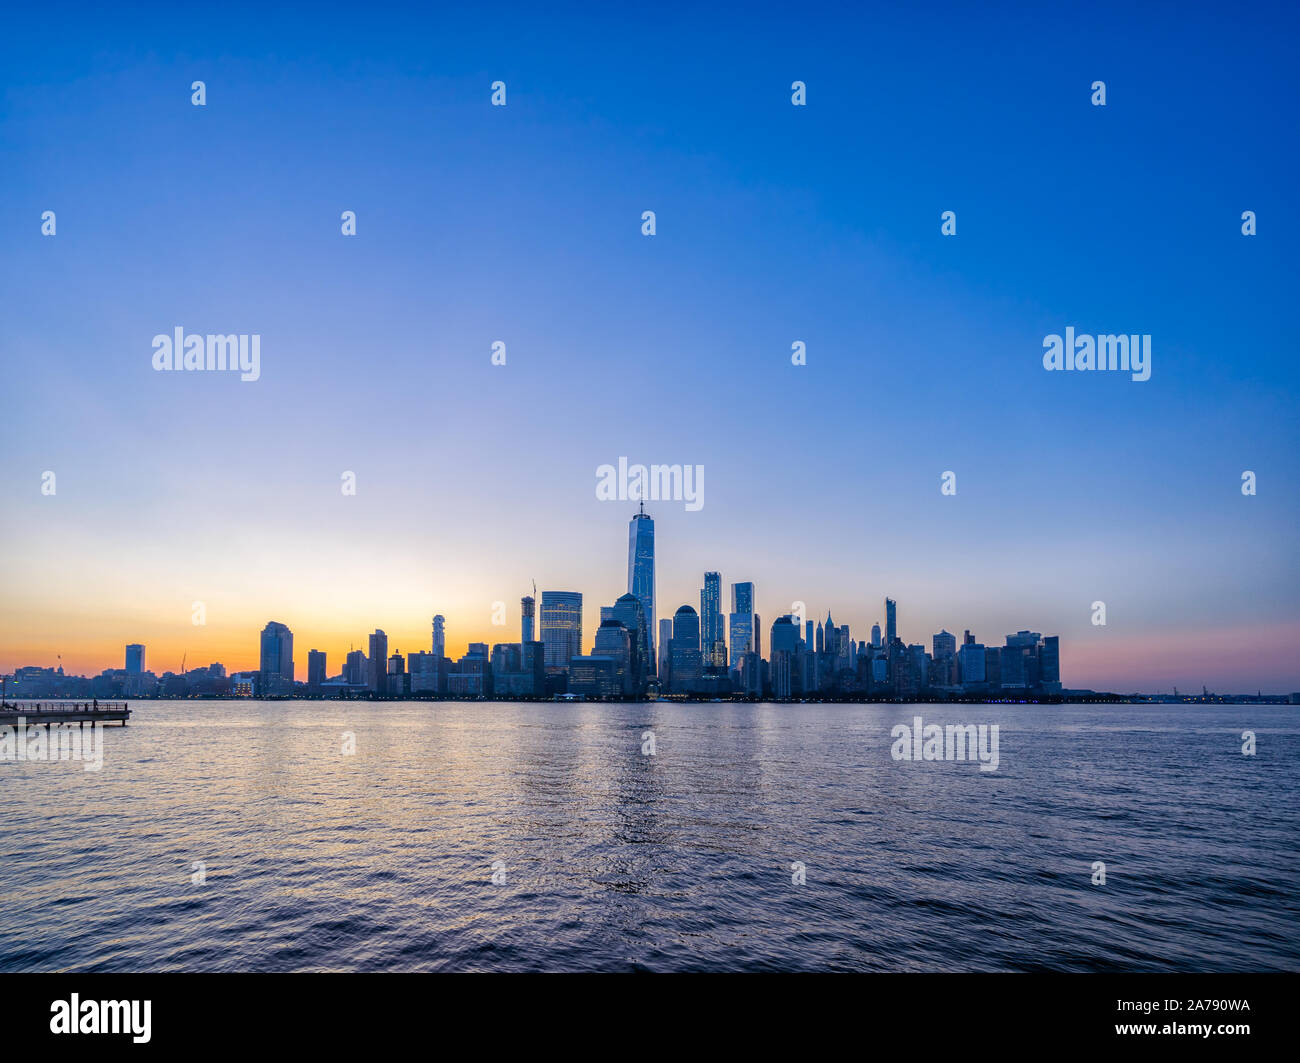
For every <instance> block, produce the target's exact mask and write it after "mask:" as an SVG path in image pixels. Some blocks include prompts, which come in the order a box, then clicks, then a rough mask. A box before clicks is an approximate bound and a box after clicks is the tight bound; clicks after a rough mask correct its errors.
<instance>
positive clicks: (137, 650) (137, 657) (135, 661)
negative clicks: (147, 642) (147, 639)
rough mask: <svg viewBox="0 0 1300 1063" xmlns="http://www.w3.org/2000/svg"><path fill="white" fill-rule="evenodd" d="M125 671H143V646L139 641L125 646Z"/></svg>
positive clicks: (130, 673)
mask: <svg viewBox="0 0 1300 1063" xmlns="http://www.w3.org/2000/svg"><path fill="white" fill-rule="evenodd" d="M126 671H127V674H128V675H139V674H140V673H141V672H143V671H144V646H143V645H142V644H140V643H139V642H133V643H131V644H130V645H129V646H127V648H126Z"/></svg>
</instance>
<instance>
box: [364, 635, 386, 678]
mask: <svg viewBox="0 0 1300 1063" xmlns="http://www.w3.org/2000/svg"><path fill="white" fill-rule="evenodd" d="M366 664H367V666H368V667H367V670H366V671H367V675H366V685H367V686H368V687H370V689H371V690H373V691H374V692H375V693H376V694H383V693H384V692H385V691H386V690H387V689H388V636H387V635H386V634H384V629H383V628H381V627H377V628H375V633H374V634H373V635H371V636H370V656H369V657H368V658H367V660H366Z"/></svg>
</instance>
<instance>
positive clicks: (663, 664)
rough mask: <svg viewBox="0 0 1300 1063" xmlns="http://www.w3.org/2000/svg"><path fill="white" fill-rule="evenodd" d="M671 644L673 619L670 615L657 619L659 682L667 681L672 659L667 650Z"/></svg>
mask: <svg viewBox="0 0 1300 1063" xmlns="http://www.w3.org/2000/svg"><path fill="white" fill-rule="evenodd" d="M672 644H673V620H672V617H669V616H666V617H664V618H663V619H662V620H660V621H659V658H658V667H659V681H660V683H661V684H662V683H667V682H668V674H669V673H670V672H671V671H672V659H671V657H670V656H669V651H670V650H671V648H672Z"/></svg>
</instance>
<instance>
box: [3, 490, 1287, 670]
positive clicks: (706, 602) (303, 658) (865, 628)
mask: <svg viewBox="0 0 1300 1063" xmlns="http://www.w3.org/2000/svg"><path fill="white" fill-rule="evenodd" d="M628 542H629V548H628V557H627V583H628V587H629V588H631V587H633V586H638V587H639V588H640V589H641V590H642V592H643V593H645V592H646V587H647V586H648V588H649V590H648V596H649V598H650V600H651V601H652V602H653V598H654V593H655V592H654V573H655V571H656V560H657V559H656V556H655V537H654V520H653V517H652V515H651V514H650V513H648V512H646V510H645V507H644V503H642V504H641V505H640V507H639V510H638V512H637V513H635V514H634V515H633V516H632V518H631V519H630V521H629V537H628ZM638 580H640V582H639V583H638ZM700 583H701V585H700V589H699V592H698V598H697V600H698V603H699V609H698V611H697V610H696V607H695V605H694V604H693V603H692V602H690V601H689V600H688V601H685V602H682V603H681V605H679V606H676V607H674V608H673V610H672V612H673V617H672V618H669V617H664V618H662V619H661V620H660V621H659V625H660V626H661V627H663V628H665V629H666V630H667V631H668V632H672V631H673V629H674V625H675V623H676V621H677V619H678V616H679V615H683V616H687V617H688V623H689V624H691V625H693V630H694V632H695V636H696V638H695V646H696V648H697V650H698V651H700V653H699V659H698V660H697V661H696V663H695V666H694V667H695V668H696V669H697V671H698V670H699V669H701V668H702V667H704V666H707V665H708V663H709V661H710V660H711V656H710V653H709V647H708V640H707V633H708V632H709V631H710V630H720V631H721V638H722V641H723V645H722V646H721V647H720V649H721V656H720V657H719V658H718V660H720V661H725V662H727V663H728V664H729V667H730V668H731V669H735V668H736V667H737V666H738V662H739V661H740V660H741V659H743V657H744V655H745V652H746V650H747V649H748V648H750V646H751V645H752V643H751V642H750V640H751V638H752V637H753V635H754V634H757V636H758V637H757V645H758V652H759V656H760V657H761V658H762V660H763V661H764V663H767V661H768V658H769V656H770V651H771V650H773V649H776V648H778V647H776V646H772V645H769V646H767V647H765V646H764V645H763V629H764V627H765V626H766V627H767V628H768V630H769V632H771V631H772V625H773V624H774V623H777V624H779V623H781V622H782V621H784V620H785V619H786V618H787V615H788V614H789V613H790V612H791V611H792V609H794V608H796V607H798V606H802V607H803V611H804V612H803V615H804V624H805V625H806V628H807V644H808V646H809V648H813V632H814V629H815V631H816V634H817V640H818V641H817V643H816V646H815V649H816V650H817V652H821V651H822V649H823V644H822V642H821V638H822V630H823V621H822V620H821V619H820V616H819V614H818V612H817V611H816V610H815V609H813V608H812V607H811V605H810V603H806V602H803V601H802V600H800V599H793V600H792V601H791V602H790V603H789V606H788V607H787V608H785V609H782V610H779V611H778V610H773V612H772V613H769V614H767V615H768V616H769V617H770V618H771V619H769V620H768V621H763V620H762V617H763V615H764V614H763V612H762V609H761V604H762V601H763V599H762V598H761V597H760V594H759V591H758V589H757V586H756V581H754V580H744V581H733V582H731V583H730V596H731V606H732V608H731V610H730V612H728V613H725V614H724V613H722V612H721V606H720V601H721V595H722V587H723V580H722V575H721V572H720V571H718V570H707V571H704V572H703V573H701V576H700ZM534 590H535V591H537V588H536V587H535V586H534ZM539 599H540V612H541V622H540V625H537V621H536V617H537V612H536V611H537V606H538V600H539ZM617 599H618V600H617V601H616V600H615V598H613V597H611V598H609V601H612V602H614V605H613V606H611V605H610V604H609V601H606V600H605V598H604V597H602V596H600V595H598V594H597V595H595V596H593V595H592V594H591V593H590V592H584V591H572V590H549V589H542V590H539V591H537V597H534V595H532V594H528V595H524V596H523V597H522V598H521V599H519V600H518V604H517V605H515V604H514V603H513V602H511V601H510V600H505V599H499V600H496V601H494V602H493V603H492V606H491V612H492V613H493V614H494V615H499V616H500V617H501V620H500V622H499V623H495V622H494V623H490V624H489V625H488V626H487V627H486V628H485V629H482V630H481V631H480V630H473V631H472V632H471V633H470V634H467V635H466V637H465V641H464V643H463V644H462V643H460V642H459V641H458V639H457V638H456V637H455V636H454V635H453V638H452V639H451V640H450V641H448V640H447V631H448V629H449V628H450V629H451V630H452V631H453V632H454V631H455V622H454V618H453V620H452V621H450V622H449V621H448V620H447V618H446V616H445V615H444V613H442V612H438V613H437V614H436V615H434V614H430V616H431V619H426V624H425V633H424V635H423V643H421V642H420V641H419V640H418V639H417V638H412V639H411V640H409V641H406V640H404V639H403V638H401V637H400V636H396V635H393V636H390V635H389V634H388V633H387V632H386V631H385V630H384V629H383V628H382V627H376V628H375V629H374V630H373V631H371V632H368V633H363V634H361V635H359V636H358V637H356V638H352V639H349V641H348V645H347V649H343V648H342V647H340V646H332V645H327V644H325V643H323V642H321V640H319V639H316V640H315V641H314V642H311V646H310V650H308V649H307V648H306V647H307V645H308V642H309V641H311V640H309V639H306V638H304V637H302V631H301V629H299V628H296V627H295V625H294V624H292V623H285V622H283V621H281V620H270V621H268V622H267V623H266V625H265V627H263V628H262V630H261V635H260V639H259V642H258V649H257V650H254V651H252V652H251V654H247V655H245V654H242V653H240V652H238V651H237V652H235V653H234V654H225V655H220V654H219V655H217V656H210V660H209V664H220V665H221V666H222V667H223V669H224V674H226V675H233V674H236V673H250V674H251V673H264V672H266V671H268V669H269V671H270V672H272V673H273V674H275V675H278V676H280V677H282V678H284V679H286V680H287V681H288V682H289V683H290V684H292V683H293V682H295V681H297V682H302V681H304V680H308V679H309V678H310V675H311V670H312V669H313V667H316V668H317V669H319V673H318V674H319V675H321V676H329V677H331V678H332V677H334V676H339V675H342V676H344V677H346V676H347V667H346V665H345V661H346V660H347V659H348V658H349V657H350V656H354V655H355V654H357V653H358V652H359V653H362V654H364V665H365V676H366V682H368V683H369V685H370V686H371V687H372V688H378V687H381V686H382V683H381V682H380V681H379V679H378V678H377V677H380V676H383V675H385V674H387V672H386V666H387V664H388V662H389V659H390V654H391V655H392V657H393V658H394V659H396V657H397V656H399V655H400V656H401V657H403V658H404V659H409V658H410V657H411V655H413V654H417V655H418V654H427V653H429V652H430V650H433V651H434V655H435V656H436V655H437V654H438V652H439V650H441V653H442V654H444V655H446V656H447V657H448V658H450V659H451V660H453V661H454V660H456V659H457V658H458V657H461V656H463V655H465V654H466V653H470V652H472V651H473V649H474V647H475V646H480V647H482V648H483V650H484V653H485V654H486V652H487V651H488V650H489V649H492V648H495V647H497V646H500V645H506V644H510V643H512V642H514V641H515V640H513V639H511V638H508V637H506V636H508V635H509V634H510V633H511V632H512V630H513V631H518V632H519V633H520V635H521V639H522V642H521V643H519V644H521V645H522V644H523V643H527V642H528V641H529V640H530V639H531V638H532V637H533V634H534V632H535V633H536V636H537V637H538V639H539V643H538V644H539V645H542V644H543V642H544V643H545V645H546V652H545V658H544V660H545V665H546V666H547V667H548V668H552V669H553V668H556V667H561V668H565V667H567V664H568V661H569V659H570V658H571V657H573V656H578V655H589V654H599V653H601V652H602V651H601V649H600V647H599V645H598V644H597V633H598V632H599V630H600V627H601V622H602V620H603V619H604V618H605V616H606V615H611V614H612V611H613V610H615V609H616V608H617V606H618V603H619V602H620V601H623V600H630V601H634V603H635V605H636V608H637V615H638V616H641V615H644V613H643V611H642V610H643V606H644V599H643V598H642V597H641V596H639V595H637V594H634V593H632V592H631V591H630V590H629V592H628V593H626V594H624V595H621V596H617ZM897 601H898V599H897V598H896V597H894V596H892V595H890V596H883V597H882V598H881V599H880V608H879V610H878V613H879V619H877V620H874V621H872V622H871V623H870V624H869V625H867V624H861V623H853V622H849V623H847V624H843V625H841V624H840V623H839V622H835V624H834V626H833V627H832V626H830V625H831V621H832V614H833V613H834V612H835V609H836V608H840V613H841V617H845V616H848V615H850V612H849V611H848V610H846V609H844V608H843V607H836V606H830V607H827V610H826V621H825V623H826V628H825V631H826V634H825V638H826V643H825V649H826V651H827V652H831V653H834V652H835V650H834V649H833V646H834V643H833V641H832V640H839V639H840V638H842V634H841V632H842V630H843V628H845V627H847V628H849V629H850V631H851V636H850V637H851V638H852V641H853V642H854V643H857V642H859V641H860V642H862V643H863V644H864V645H865V644H867V643H871V644H874V645H876V646H879V645H882V644H883V645H884V646H889V645H891V644H892V642H893V641H894V639H895V638H898V639H899V640H900V641H901V643H902V644H903V645H907V646H912V645H922V646H928V645H929V643H930V642H931V640H938V639H940V638H941V637H943V638H946V639H948V640H951V642H952V646H951V652H952V653H953V654H954V655H956V656H960V653H959V652H958V651H960V650H961V646H959V645H957V643H956V636H955V630H964V631H965V632H966V636H967V639H968V641H970V642H978V643H979V644H980V648H981V649H983V648H984V647H985V646H986V645H987V646H988V647H990V648H996V647H998V646H1000V642H999V640H1000V639H1001V638H1004V637H1005V638H1006V639H1007V640H1008V644H1010V642H1011V641H1012V640H1013V639H1014V638H1015V637H1016V636H1017V634H1019V635H1021V636H1023V635H1025V634H1026V632H1027V630H1028V629H1026V628H1024V627H1018V628H1016V629H1014V630H1013V631H1008V632H1003V633H997V634H995V635H993V637H992V638H989V637H988V636H987V634H985V633H983V632H982V631H981V629H980V628H979V626H978V625H977V626H974V627H969V626H962V625H959V626H957V627H956V628H955V629H954V632H949V630H948V628H947V626H946V625H941V626H939V627H938V628H937V630H932V631H930V632H927V633H925V634H923V635H917V634H916V633H915V632H914V631H912V630H910V626H911V625H909V623H908V621H907V614H906V611H905V612H904V616H903V622H902V624H899V622H898V605H897ZM711 610H716V611H717V612H718V616H717V618H716V620H715V621H712V623H716V624H717V625H718V628H713V629H711V627H710V624H711V621H710V620H709V619H708V617H709V615H710V611H711ZM857 612H861V610H859V611H857ZM857 612H855V613H853V614H852V615H857ZM593 615H594V623H592V622H590V621H589V620H588V617H589V616H593ZM864 615H865V614H864ZM1039 626H1042V627H1043V629H1044V630H1045V631H1046V630H1049V629H1050V628H1051V625H1043V624H1041V623H1040V624H1039ZM1094 626H1098V625H1094ZM1108 626H1109V624H1106V625H1100V630H1101V631H1102V632H1103V633H1104V632H1105V631H1106V628H1107V627H1108ZM629 627H630V625H629ZM560 628H564V629H566V630H568V631H569V634H568V635H567V636H565V638H564V641H563V645H564V647H565V648H564V650H563V652H560V653H554V654H553V653H552V645H551V639H552V634H553V629H554V630H558V629H560ZM654 630H655V625H654V624H649V625H647V628H646V633H647V636H649V635H650V632H652V631H654ZM478 634H482V635H483V637H475V636H476V635H478ZM981 636H982V637H981ZM803 637H804V631H803V630H801V629H800V628H799V625H796V630H795V638H797V639H802V638H803ZM1058 637H1059V636H1053V638H1058ZM770 639H771V636H770V635H769V642H770ZM295 640H296V641H298V643H299V645H300V647H302V648H301V649H300V651H299V652H298V653H297V654H295V651H294V648H293V647H294V642H295ZM1117 641H1119V642H1122V639H1120V640H1117ZM149 645H150V643H149V642H147V641H146V642H144V643H138V642H132V643H125V644H120V646H119V660H122V661H123V663H122V666H121V667H123V668H124V670H125V671H126V672H128V673H132V674H139V673H140V672H141V671H150V672H152V669H146V668H145V660H146V654H147V653H148V652H149ZM322 646H324V648H322ZM936 648H937V642H936ZM1073 649H1074V647H1073V646H1068V649H1067V662H1068V663H1067V664H1065V665H1061V664H1059V663H1058V664H1057V666H1056V667H1057V668H1058V674H1061V675H1063V676H1065V675H1067V669H1068V668H1071V667H1072V660H1071V658H1072V656H1073V653H1072V651H1073ZM1117 650H1122V646H1120V647H1117ZM927 652H928V651H927ZM188 653H189V651H185V653H184V654H183V655H182V657H183V658H185V657H186V656H188ZM309 655H311V656H309ZM318 655H319V657H323V661H320V662H319V664H318V665H315V666H313V664H312V658H313V657H317V656H318ZM249 657H251V658H252V659H251V660H249ZM155 659H156V658H155ZM200 659H207V658H206V657H205V655H204V654H203V653H199V654H197V655H196V656H195V657H194V661H195V663H194V664H193V665H192V666H191V667H190V668H189V669H187V670H186V671H188V672H192V671H197V670H202V669H204V668H206V667H207V665H204V664H199V663H198V662H199V660H200ZM647 659H648V660H649V661H651V662H658V661H664V660H666V659H667V650H666V649H661V650H656V651H651V652H650V653H649V655H648V658H647ZM268 660H270V661H271V662H272V663H271V664H270V665H269V666H268V665H267V661H268ZM231 661H237V662H247V663H246V664H237V663H229V662H231ZM325 662H334V663H333V664H328V665H327V664H326V663H325ZM381 662H382V664H383V666H382V667H381ZM40 664H41V662H36V661H25V662H22V663H21V664H18V665H8V666H5V665H0V672H3V673H5V674H12V673H13V672H14V671H15V669H16V668H20V667H31V666H39V665H40ZM44 666H45V667H51V666H50V665H49V664H48V663H47V664H45V665H44ZM59 666H60V667H62V661H60V662H59ZM117 667H119V666H118V665H115V664H105V665H104V666H103V667H102V668H94V669H92V670H90V671H83V672H78V671H77V670H75V669H69V668H65V672H66V673H67V674H68V675H78V674H83V675H87V676H91V675H96V674H99V673H100V672H102V671H105V670H112V669H116V668H117ZM285 669H289V670H288V671H286V670H285ZM653 672H654V668H653V667H652V668H651V669H650V671H649V672H648V673H646V674H648V675H652V674H653ZM168 673H173V674H183V673H182V672H181V671H180V668H179V666H178V667H177V668H175V669H172V668H169V667H166V666H162V668H161V670H160V671H158V672H157V673H155V674H157V675H165V674H168ZM300 673H301V674H300ZM1061 685H1062V686H1063V687H1064V688H1065V689H1079V690H1084V689H1088V690H1097V691H1109V692H1113V693H1151V694H1154V693H1164V692H1168V691H1169V690H1172V689H1174V688H1176V687H1179V686H1181V687H1182V688H1183V689H1184V690H1186V689H1194V688H1195V687H1197V686H1213V685H1214V684H1212V683H1207V682H1206V681H1204V680H1197V681H1192V680H1176V681H1173V682H1170V683H1168V684H1165V685H1161V686H1129V687H1122V686H1105V685H1094V684H1090V683H1085V682H1082V681H1071V682H1065V681H1062V684H1061ZM1265 686H1266V684H1261V683H1256V684H1254V686H1253V688H1250V689H1255V690H1262V689H1264V687H1265ZM1296 686H1300V682H1292V683H1290V684H1287V683H1282V684H1280V685H1278V686H1277V687H1275V688H1274V687H1270V688H1269V689H1268V690H1267V691H1266V692H1267V693H1270V694H1283V693H1290V692H1291V688H1293V687H1296ZM1240 689H1241V690H1242V691H1247V689H1248V688H1245V687H1242V688H1240Z"/></svg>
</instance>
